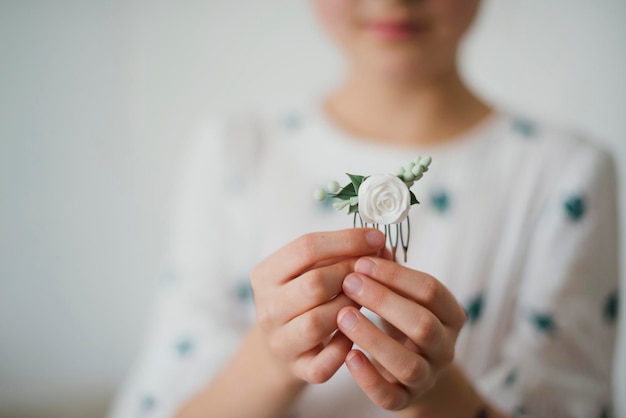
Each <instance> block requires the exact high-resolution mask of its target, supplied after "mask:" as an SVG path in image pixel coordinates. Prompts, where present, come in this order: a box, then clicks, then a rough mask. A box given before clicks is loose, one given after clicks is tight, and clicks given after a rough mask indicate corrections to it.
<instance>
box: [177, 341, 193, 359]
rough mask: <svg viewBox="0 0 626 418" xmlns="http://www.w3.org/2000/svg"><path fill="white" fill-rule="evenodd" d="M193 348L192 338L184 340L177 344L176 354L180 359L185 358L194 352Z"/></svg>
mask: <svg viewBox="0 0 626 418" xmlns="http://www.w3.org/2000/svg"><path fill="white" fill-rule="evenodd" d="M193 346H194V344H193V341H192V340H191V339H190V338H183V339H181V340H180V341H178V342H177V343H176V352H177V353H178V355H179V356H180V357H185V356H187V355H188V354H189V353H190V352H191V351H192V350H193Z"/></svg>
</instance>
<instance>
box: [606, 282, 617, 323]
mask: <svg viewBox="0 0 626 418" xmlns="http://www.w3.org/2000/svg"><path fill="white" fill-rule="evenodd" d="M618 314H619V291H618V289H615V290H613V291H612V292H611V294H610V295H609V296H608V297H607V299H606V302H605V304H604V319H605V320H606V321H607V322H609V323H615V322H617V316H618Z"/></svg>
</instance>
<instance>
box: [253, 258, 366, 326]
mask: <svg viewBox="0 0 626 418" xmlns="http://www.w3.org/2000/svg"><path fill="white" fill-rule="evenodd" d="M355 262H356V259H355V258H352V259H349V260H344V261H342V262H339V263H336V264H333V265H330V266H326V267H321V268H316V269H313V270H309V271H307V272H306V273H304V274H302V275H301V276H299V277H297V278H296V279H294V280H292V281H290V282H287V283H286V284H285V285H283V286H280V287H279V288H274V289H273V290H271V296H270V297H271V298H272V299H271V300H267V299H268V298H267V297H265V298H264V297H263V296H261V295H259V296H260V298H263V302H264V303H261V300H259V301H258V302H259V303H257V319H258V321H259V323H260V324H262V326H263V327H270V326H277V325H282V324H285V323H287V322H288V321H290V320H292V319H293V318H295V317H296V316H298V315H302V314H303V313H304V312H306V311H309V310H311V309H313V308H314V307H316V306H318V305H321V304H323V303H325V302H328V301H329V300H330V299H332V298H333V297H335V296H337V294H338V293H341V283H342V282H343V279H344V277H346V276H347V275H348V274H349V273H350V272H352V271H353V270H354V263H355Z"/></svg>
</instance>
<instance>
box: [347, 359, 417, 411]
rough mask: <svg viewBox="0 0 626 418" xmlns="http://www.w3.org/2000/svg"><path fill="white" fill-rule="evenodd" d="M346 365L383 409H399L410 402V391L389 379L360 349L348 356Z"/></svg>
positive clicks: (369, 396)
mask: <svg viewBox="0 0 626 418" xmlns="http://www.w3.org/2000/svg"><path fill="white" fill-rule="evenodd" d="M346 366H348V370H349V371H350V374H352V377H354V380H355V381H356V383H357V384H358V385H359V387H360V388H361V389H362V390H363V392H365V394H366V395H367V397H368V398H370V400H371V401H372V402H374V403H375V404H376V405H378V406H380V407H381V408H383V409H387V410H391V411H398V410H400V409H404V408H405V407H406V406H407V404H408V402H409V393H408V392H407V390H406V389H405V388H404V387H402V386H401V385H399V384H397V383H392V382H389V381H387V379H385V378H384V377H383V376H382V375H381V374H380V373H379V372H378V370H376V367H374V365H373V364H372V362H371V361H370V360H369V359H368V358H367V357H366V356H365V354H363V353H362V352H360V351H359V350H352V351H350V352H349V353H348V355H347V356H346Z"/></svg>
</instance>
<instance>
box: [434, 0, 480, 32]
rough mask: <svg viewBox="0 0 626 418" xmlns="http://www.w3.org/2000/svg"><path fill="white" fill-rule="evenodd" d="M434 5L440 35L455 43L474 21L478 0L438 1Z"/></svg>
mask: <svg viewBox="0 0 626 418" xmlns="http://www.w3.org/2000/svg"><path fill="white" fill-rule="evenodd" d="M435 4H436V6H435V7H436V11H435V14H436V16H437V20H438V22H439V27H440V29H441V33H442V34H443V35H444V36H445V37H446V38H447V39H448V40H449V41H452V42H455V43H456V42H458V40H459V39H460V38H462V37H463V35H464V34H465V32H466V31H467V29H468V28H469V27H470V26H471V24H472V22H473V21H474V18H475V17H476V13H477V11H478V6H479V5H480V0H439V1H437V2H435Z"/></svg>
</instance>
